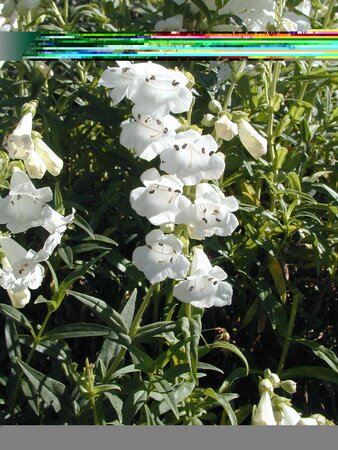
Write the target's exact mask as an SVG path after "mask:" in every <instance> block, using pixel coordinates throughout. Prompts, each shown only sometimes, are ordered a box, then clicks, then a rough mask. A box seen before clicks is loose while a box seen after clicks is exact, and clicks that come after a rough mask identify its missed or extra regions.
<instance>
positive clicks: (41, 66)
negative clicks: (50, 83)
mask: <svg viewBox="0 0 338 450" xmlns="http://www.w3.org/2000/svg"><path fill="white" fill-rule="evenodd" d="M35 66H36V68H37V69H38V70H39V71H40V72H41V73H42V75H43V76H44V77H46V78H47V79H48V80H49V79H50V78H52V76H54V72H53V71H52V69H51V68H50V67H49V66H47V64H45V63H44V62H43V61H36V62H35Z"/></svg>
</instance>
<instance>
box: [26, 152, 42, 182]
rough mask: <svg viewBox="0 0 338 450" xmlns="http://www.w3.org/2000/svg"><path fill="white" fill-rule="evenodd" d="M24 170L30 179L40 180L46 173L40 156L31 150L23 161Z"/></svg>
mask: <svg viewBox="0 0 338 450" xmlns="http://www.w3.org/2000/svg"><path fill="white" fill-rule="evenodd" d="M24 163H25V168H26V170H27V173H28V175H29V176H30V177H31V178H37V179H39V180H40V179H41V178H42V177H43V176H44V174H45V173H46V169H47V168H46V165H45V163H44V162H43V161H42V159H41V158H40V156H39V155H38V154H37V153H36V152H35V151H34V150H33V151H32V152H31V153H30V155H29V156H27V158H25V159H24Z"/></svg>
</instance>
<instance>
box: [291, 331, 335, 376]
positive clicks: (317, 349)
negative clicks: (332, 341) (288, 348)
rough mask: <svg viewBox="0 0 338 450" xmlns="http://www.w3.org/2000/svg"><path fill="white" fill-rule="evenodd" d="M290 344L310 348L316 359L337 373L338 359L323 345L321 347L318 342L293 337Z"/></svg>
mask: <svg viewBox="0 0 338 450" xmlns="http://www.w3.org/2000/svg"><path fill="white" fill-rule="evenodd" d="M291 342H294V343H295V344H301V345H305V346H306V347H308V348H310V349H311V350H312V351H313V353H314V354H315V355H316V356H317V357H318V358H320V359H321V360H323V361H325V362H326V364H327V365H328V366H329V367H331V369H332V370H334V371H335V372H336V373H338V358H337V356H336V355H335V353H334V352H333V351H332V350H330V349H328V348H326V347H325V346H324V345H321V344H319V343H318V342H313V341H308V340H306V339H303V338H296V337H294V338H292V339H291Z"/></svg>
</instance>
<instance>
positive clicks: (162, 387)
mask: <svg viewBox="0 0 338 450" xmlns="http://www.w3.org/2000/svg"><path fill="white" fill-rule="evenodd" d="M154 386H155V387H156V389H157V391H158V392H159V393H160V394H162V397H163V400H164V401H165V402H166V403H167V405H168V406H169V408H170V409H171V411H172V412H173V413H174V414H175V417H176V419H177V420H178V419H179V412H178V408H177V403H176V399H175V396H174V391H173V388H172V386H171V384H170V383H168V381H167V380H165V379H163V378H159V379H157V381H155V382H154Z"/></svg>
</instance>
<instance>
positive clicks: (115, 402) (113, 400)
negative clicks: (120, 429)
mask: <svg viewBox="0 0 338 450" xmlns="http://www.w3.org/2000/svg"><path fill="white" fill-rule="evenodd" d="M104 395H105V396H106V397H107V399H108V400H109V402H110V404H111V405H112V407H113V409H114V410H115V412H116V414H117V417H118V420H119V422H120V424H121V425H122V424H123V416H122V407H123V400H121V399H120V397H118V396H117V395H116V394H112V393H111V392H104Z"/></svg>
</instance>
